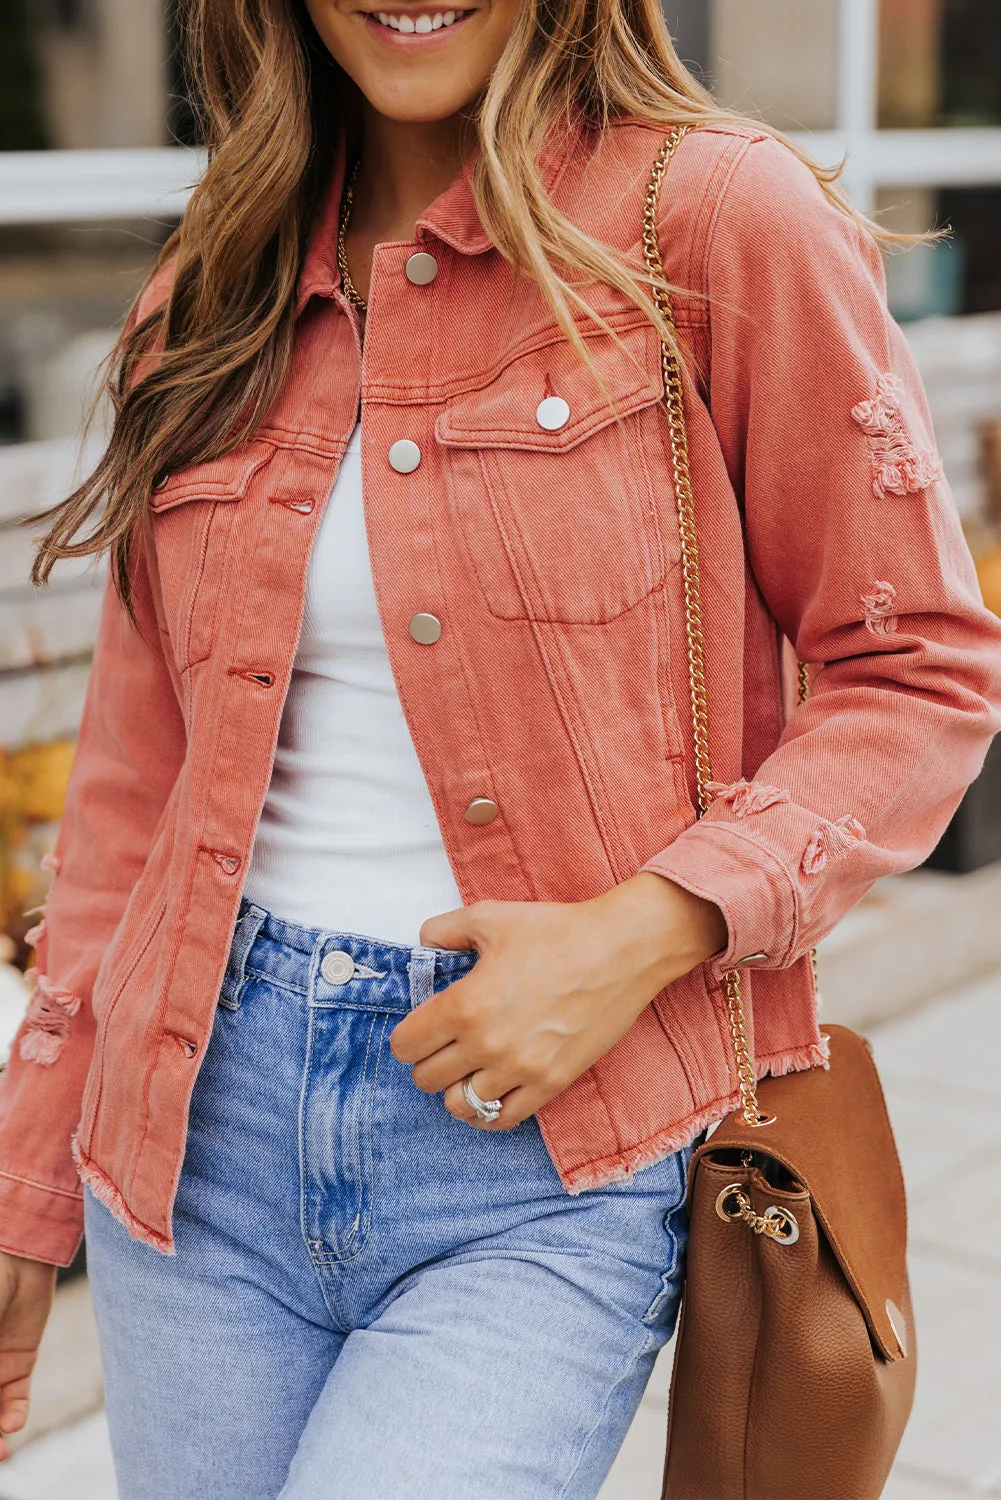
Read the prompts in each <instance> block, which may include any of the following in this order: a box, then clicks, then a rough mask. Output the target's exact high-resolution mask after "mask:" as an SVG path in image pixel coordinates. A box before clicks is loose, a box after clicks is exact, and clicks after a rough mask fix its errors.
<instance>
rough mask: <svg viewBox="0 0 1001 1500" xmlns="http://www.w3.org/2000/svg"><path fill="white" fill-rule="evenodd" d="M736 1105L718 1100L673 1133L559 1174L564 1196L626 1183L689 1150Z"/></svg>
mask: <svg viewBox="0 0 1001 1500" xmlns="http://www.w3.org/2000/svg"><path fill="white" fill-rule="evenodd" d="M738 1102H739V1101H738V1098H737V1095H736V1094H734V1096H733V1098H732V1099H720V1100H718V1101H717V1102H716V1103H715V1104H710V1105H709V1106H708V1108H706V1109H703V1110H700V1112H699V1113H698V1114H697V1115H690V1116H689V1118H688V1119H687V1120H684V1121H683V1122H682V1123H681V1124H680V1125H675V1126H674V1127H673V1129H671V1130H662V1131H661V1132H660V1133H659V1134H658V1135H652V1136H651V1137H650V1139H649V1140H646V1141H640V1142H639V1144H638V1145H635V1146H630V1147H628V1148H627V1149H626V1150H624V1151H621V1152H620V1153H619V1154H618V1156H606V1157H604V1158H603V1159H602V1160H601V1161H592V1162H586V1163H585V1164H584V1166H582V1167H575V1168H574V1169H573V1170H572V1171H571V1172H568V1173H566V1174H563V1173H561V1174H560V1175H561V1176H562V1177H563V1186H564V1187H565V1188H566V1190H567V1192H568V1193H571V1194H576V1193H583V1192H585V1191H586V1190H587V1189H588V1188H599V1187H608V1185H609V1183H612V1182H628V1181H629V1179H630V1178H631V1177H634V1176H635V1175H636V1173H637V1172H642V1170H643V1168H644V1167H655V1166H656V1165H657V1163H658V1162H659V1161H663V1160H664V1157H665V1156H670V1155H671V1154H672V1152H675V1151H680V1150H682V1148H683V1147H685V1146H690V1145H691V1144H692V1142H693V1141H694V1139H695V1137H696V1136H697V1135H701V1133H702V1131H703V1130H707V1129H708V1128H709V1126H710V1125H715V1124H716V1122H717V1120H722V1119H724V1118H725V1117H726V1116H727V1115H728V1114H730V1113H731V1112H732V1111H733V1110H734V1109H736V1107H737V1104H738Z"/></svg>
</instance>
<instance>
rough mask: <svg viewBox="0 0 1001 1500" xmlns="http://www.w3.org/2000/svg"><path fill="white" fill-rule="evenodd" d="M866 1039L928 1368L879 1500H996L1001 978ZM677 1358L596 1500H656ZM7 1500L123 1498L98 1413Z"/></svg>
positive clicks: (46, 1455) (6, 1470)
mask: <svg viewBox="0 0 1001 1500" xmlns="http://www.w3.org/2000/svg"><path fill="white" fill-rule="evenodd" d="M830 1019H831V1020H835V1019H837V1018H836V1017H835V1016H833V1015H832V1016H831V1017H830ZM871 1035H872V1038H873V1041H874V1043H875V1047H876V1056H877V1060H878V1062H879V1066H880V1071H881V1073H882V1076H883V1082H884V1085H885V1087H886V1092H887V1097H888V1100H889V1105H890V1113H891V1115H892V1118H893V1122H894V1127H895V1129H896V1132H897V1139H898V1142H899V1146H900V1152H901V1156H902V1158H903V1162H904V1172H905V1175H906V1177H907V1182H908V1189H909V1195H910V1216H911V1254H910V1263H911V1279H912V1283H913V1292H914V1303H915V1318H916V1322H917V1333H918V1342H919V1360H920V1366H919V1379H918V1394H917V1401H916V1405H915V1410H914V1416H913V1418H912V1420H911V1423H910V1426H909V1427H908V1430H907V1433H906V1435H905V1438H904V1443H903V1447H902V1449H901V1453H900V1458H899V1461H898V1463H897V1466H896V1469H895V1470H894V1474H893V1476H892V1478H891V1480H890V1483H889V1485H888V1486H887V1489H886V1491H885V1493H884V1500H955V1497H967V1500H1001V1421H999V1413H1001V1191H999V1188H1001V1179H999V1171H998V1159H999V1155H1001V973H997V974H995V975H993V976H991V977H989V978H987V979H985V980H981V981H980V982H979V983H977V984H973V985H970V986H967V987H965V988H963V989H962V990H959V991H955V992H953V993H951V994H948V995H946V996H944V997H943V998H942V999H940V1000H937V1001H935V1002H934V1003H932V1004H931V1005H929V1006H927V1007H926V1008H924V1009H923V1010H921V1011H919V1012H917V1013H916V1014H914V1015H911V1016H908V1017H906V1018H904V1019H903V1020H898V1021H894V1022H892V1023H889V1024H886V1025H883V1026H881V1027H879V1028H874V1029H873V1030H872V1032H871ZM670 1359H671V1350H670V1348H668V1349H667V1350H665V1351H664V1354H663V1356H662V1357H661V1359H660V1361H659V1362H658V1367H657V1370H656V1371H655V1373H654V1377H653V1380H652V1382H651V1384H650V1387H649V1389H648V1391H647V1393H646V1396H645V1397H644V1399H643V1402H642V1404H641V1406H640V1409H639V1412H638V1414H637V1416H636V1420H635V1422H634V1423H633V1427H632V1430H631V1432H630V1434H629V1437H628V1439H627V1441H626V1444H625V1447H624V1448H623V1451H622V1453H621V1454H620V1455H619V1458H618V1460H617V1462H616V1464H615V1467H614V1469H613V1470H612V1473H611V1475H610V1476H609V1479H608V1481H607V1483H606V1484H605V1486H604V1488H603V1489H602V1492H601V1500H657V1497H658V1495H659V1479H660V1468H661V1463H662V1460H663V1444H664V1424H665V1409H666V1403H667V1387H668V1382H669V1377H670ZM0 1500H115V1487H114V1479H113V1477H112V1472H111V1461H110V1455H109V1452H108V1445H107V1432H106V1429H105V1426H104V1422H103V1419H102V1417H101V1415H100V1413H96V1414H94V1415H91V1416H89V1417H86V1418H84V1419H83V1420H82V1421H80V1422H79V1423H77V1424H76V1425H74V1426H71V1427H67V1428H63V1429H62V1430H60V1431H58V1432H54V1433H50V1434H49V1435H47V1436H44V1437H40V1438H38V1439H37V1440H36V1441H35V1442H33V1443H31V1444H30V1445H29V1446H27V1447H26V1448H23V1449H22V1450H21V1451H20V1452H19V1453H18V1454H17V1455H16V1456H15V1457H14V1458H13V1459H12V1460H11V1462H10V1463H9V1464H7V1465H5V1466H4V1467H3V1468H2V1469H0ZM164 1500H169V1497H166V1496H165V1497H164ZM206 1500H209V1497H206ZM318 1500H319V1497H318ZM422 1500H423V1497H422ZM427 1500H432V1497H427ZM707 1500H708V1497H707ZM789 1500H810V1497H809V1496H790V1497H789ZM845 1500H851V1497H850V1496H845Z"/></svg>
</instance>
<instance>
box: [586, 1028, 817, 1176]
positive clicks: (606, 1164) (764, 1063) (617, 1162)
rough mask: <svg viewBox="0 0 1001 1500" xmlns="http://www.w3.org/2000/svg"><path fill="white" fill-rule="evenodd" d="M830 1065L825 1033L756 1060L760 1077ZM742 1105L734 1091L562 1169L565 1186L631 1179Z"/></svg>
mask: <svg viewBox="0 0 1001 1500" xmlns="http://www.w3.org/2000/svg"><path fill="white" fill-rule="evenodd" d="M830 1065H831V1044H830V1041H829V1039H828V1038H827V1037H826V1036H822V1037H821V1038H820V1041H819V1042H811V1044H810V1045H809V1046H808V1047H797V1048H794V1049H793V1050H792V1051H785V1052H773V1053H772V1055H771V1056H770V1057H761V1058H758V1059H757V1061H756V1071H757V1075H758V1077H759V1078H764V1077H765V1076H766V1075H767V1076H768V1077H771V1078H784V1077H785V1075H786V1074H787V1073H805V1072H806V1071H807V1070H808V1069H809V1068H829V1067H830ZM739 1107H740V1095H739V1094H732V1095H731V1096H730V1098H729V1099H720V1100H717V1102H716V1103H715V1104H710V1105H709V1106H708V1107H707V1108H706V1109H703V1110H700V1111H699V1113H698V1114H696V1115H691V1116H689V1118H688V1119H687V1120H685V1121H683V1122H682V1123H681V1124H680V1125H676V1126H674V1128H673V1129H671V1130H663V1131H661V1132H660V1133H659V1134H658V1135H654V1136H651V1137H650V1139H649V1140H646V1141H640V1142H639V1144H638V1145H635V1146H630V1147H628V1148H627V1149H626V1150H624V1151H622V1152H620V1153H619V1155H618V1156H606V1157H604V1158H602V1160H601V1161H594V1162H586V1163H585V1165H584V1166H582V1167H575V1168H574V1169H573V1170H572V1171H570V1172H567V1173H562V1172H561V1173H560V1175H561V1177H562V1178H563V1186H564V1187H565V1188H566V1190H567V1192H568V1193H570V1194H571V1196H575V1195H576V1194H577V1193H583V1192H586V1191H587V1189H588V1188H600V1187H608V1185H609V1184H610V1183H613V1182H628V1181H629V1180H630V1178H632V1177H635V1175H636V1173H637V1172H642V1171H643V1169H644V1167H654V1166H656V1165H657V1163H658V1162H659V1161H663V1160H664V1157H665V1156H670V1155H671V1154H672V1152H674V1151H681V1150H682V1149H683V1148H684V1147H685V1146H690V1145H691V1144H692V1142H693V1141H694V1140H695V1138H696V1136H698V1135H701V1133H702V1131H703V1130H708V1128H709V1126H710V1125H715V1124H716V1123H717V1122H718V1121H719V1120H723V1119H725V1118H726V1116H727V1115H730V1114H733V1112H734V1110H736V1109H738V1108H739Z"/></svg>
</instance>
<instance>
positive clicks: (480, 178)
mask: <svg viewBox="0 0 1001 1500" xmlns="http://www.w3.org/2000/svg"><path fill="white" fill-rule="evenodd" d="M186 34H187V38H188V44H189V45H188V53H189V71H190V76H191V78H192V80H193V84H194V94H195V102H196V107H197V110H198V114H199V117H200V120H201V124H202V133H203V137H204V141H205V144H206V145H207V147H208V167H207V170H206V172H205V174H204V176H203V177H202V179H201V181H200V182H199V184H198V186H197V188H196V189H195V192H194V194H193V196H192V198H191V200H190V202H189V204H188V207H187V210H186V212H185V214H184V218H183V220H182V222H181V224H180V226H179V228H178V229H177V230H176V231H175V232H174V233H173V234H172V235H171V237H170V239H169V240H168V241H167V243H166V244H165V246H164V248H163V250H162V252H161V254H160V256H159V259H158V261H157V266H156V267H155V268H154V271H153V273H151V274H154V275H155V274H156V270H157V269H159V267H160V266H162V265H163V264H164V263H165V262H168V261H169V262H172V268H173V280H172V283H171V287H170V292H169V295H168V297H167V299H166V301H165V302H164V303H163V304H162V305H161V306H159V307H157V308H155V309H154V310H153V311H152V312H150V313H148V314H147V315H146V316H144V317H142V318H138V317H137V315H136V306H134V307H133V310H132V315H131V316H130V317H129V318H128V320H127V321H126V324H125V327H124V330H123V332H122V335H121V337H120V338H119V340H118V343H117V345H116V347H115V349H114V350H113V351H112V354H111V356H110V359H109V365H108V368H107V372H106V381H105V383H104V386H103V389H104V391H106V392H107V393H109V394H110V397H111V400H112V403H113V409H114V423H113V427H112V432H111V438H110V441H109V443H108V446H107V449H106V451H105V453H104V456H103V457H102V459H101V460H100V462H99V464H98V465H97V468H96V469H95V470H94V472H93V473H92V474H91V475H90V477H89V478H88V479H87V480H86V481H85V482H84V483H83V484H81V485H80V486H79V488H78V489H76V490H75V491H74V492H73V494H72V495H70V496H69V497H68V498H67V499H66V500H64V501H62V502H61V503H60V504H58V505H56V506H54V507H52V509H51V510H48V511H46V512H44V513H43V514H42V515H41V516H39V517H35V518H33V519H34V520H35V521H39V520H44V521H47V522H48V523H49V527H48V530H47V532H46V533H45V535H44V536H43V538H42V539H41V542H40V545H39V548H38V552H37V555H36V558H35V562H34V566H33V569H32V575H31V576H32V582H33V583H36V584H39V583H44V582H45V581H47V579H48V577H49V575H50V573H51V571H52V568H53V565H54V564H55V563H56V561H57V560H58V559H59V558H63V557H81V556H86V555H89V554H97V553H102V552H109V553H110V556H111V564H112V573H113V577H114V579H115V583H116V586H117V588H118V591H119V594H120V596H121V598H122V600H123V602H124V604H125V606H126V608H127V609H128V610H129V612H130V614H131V613H132V612H133V604H132V593H131V582H130V576H129V574H130V559H131V557H132V555H133V548H134V543H135V540H136V536H137V533H138V530H139V527H140V526H141V523H142V521H143V519H144V517H145V513H146V509H147V506H148V503H149V496H150V492H151V490H152V488H153V485H154V484H155V482H156V481H157V479H158V477H160V476H162V475H164V474H168V473H174V472H177V471H178V470H181V469H184V468H186V467H188V466H189V465H192V464H195V463H200V462H203V461H205V460H207V459H209V458H213V457H217V456H219V455H220V454H222V453H224V452H227V451H229V450H230V449H232V448H234V447H236V446H237V445H239V444H240V443H242V442H244V441H245V440H246V439H247V438H248V437H249V436H250V435H251V434H252V433H253V432H254V430H255V428H256V427H257V426H258V425H259V424H260V422H261V421H262V419H263V417H264V415H265V414H266V412H267V411H268V409H269V407H270V406H271V404H272V402H273V401H274V400H275V397H276V396H277V394H278V392H279V390H280V388H281V386H282V383H283V381H284V380H285V378H286V374H287V371H288V368H289V360H290V355H291V351H292V343H293V337H294V322H295V297H296V286H297V281H298V277H299V271H300V267H301V264H302V260H303V255H304V251H305V247H306V243H307V238H308V235H309V231H310V227H311V225H312V223H313V221H314V218H315V215H316V213H317V210H318V206H319V203H320V199H321V195H322V192H323V189H324V186H325V184H326V182H327V180H328V178H329V173H330V168H331V164H332V160H333V156H334V152H335V150H336V148H337V144H338V133H339V131H340V130H341V129H343V128H346V127H347V126H348V123H349V112H350V109H351V97H352V90H353V85H351V84H350V83H349V82H348V80H347V79H346V78H345V75H344V74H343V72H342V71H341V70H340V68H339V67H338V66H337V65H336V64H335V63H334V62H333V60H332V59H331V57H330V56H329V54H328V53H327V52H326V50H325V48H324V47H323V46H322V44H321V42H320V41H319V39H318V37H317V36H316V33H315V31H314V30H313V27H312V23H311V22H310V20H309V18H308V16H307V14H306V12H305V9H304V7H303V5H302V3H301V0H187V14H186ZM626 117H628V118H632V119H636V120H639V121H645V122H649V123H650V124H655V125H658V126H660V127H662V128H664V129H665V130H668V129H670V128H671V127H674V126H678V125H690V126H700V125H708V124H714V123H719V122H736V123H744V124H746V123H748V122H747V121H746V120H743V119H741V117H739V116H736V115H733V114H730V113H728V112H726V111H724V110H721V109H720V108H719V106H718V105H717V104H716V102H715V101H714V100H713V98H712V96H711V95H710V94H709V93H708V92H707V91H706V90H705V89H704V88H703V87H702V86H701V85H700V84H699V83H698V82H697V81H696V80H695V79H694V78H693V77H692V75H691V74H690V73H689V72H688V70H687V69H686V68H685V66H684V65H683V63H682V62H681V61H680V59H679V57H678V54H677V52H676V51H675V48H674V45H673V43H672V41H671V37H670V35H669V33H668V30H667V26H666V24H665V22H664V16H663V12H662V10H661V5H660V0H523V4H522V6H521V10H520V12H519V17H518V21H517V24H516V26H515V28H514V31H513V33H512V35H511V39H510V42H509V43H508V45H507V47H506V49H505V51H504V54H503V56H502V57H501V59H500V61H499V63H498V65H497V67H496V68H495V70H494V72H493V74H492V76H491V78H490V81H489V84H488V86H487V88H486V90H485V91H484V94H483V96H482V98H481V99H480V100H479V101H478V104H477V107H476V110H475V120H474V125H475V131H476V137H477V141H478V145H479V153H478V157H477V160H476V164H475V169H474V173H473V190H474V193H475V198H476V204H477V208H478V211H479V214H480V218H481V220H482V222H483V225H484V227H485V229H486V230H487V232H488V233H489V235H490V237H491V239H492V240H493V242H494V244H495V245H496V246H497V248H498V250H499V251H500V252H501V254H502V255H504V256H505V257H506V258H507V259H508V260H509V261H510V262H511V264H512V265H513V266H514V267H515V268H516V269H517V270H518V271H519V272H520V273H522V274H525V275H527V276H530V277H532V278H533V279H534V280H535V281H536V283H537V284H538V286H539V288H540V290H541V292H542V294H543V296H544V297H545V298H546V300H547V302H548V303H549V305H550V306H551V308H552V310H553V314H554V316H555V318H556V319H557V321H558V322H559V324H560V326H561V327H562V328H563V329H564V331H565V332H566V334H567V337H568V339H569V340H570V341H571V342H572V343H573V344H574V345H575V346H576V347H577V348H578V349H581V347H582V341H581V336H580V332H579V328H578V322H577V319H576V318H575V316H574V315H575V312H576V313H577V314H580V313H583V314H584V315H585V316H588V315H591V310H590V308H589V307H588V304H587V300H586V295H585V293H584V292H583V291H581V290H580V287H581V284H582V283H583V284H585V286H586V283H587V282H588V281H589V280H590V281H592V282H604V283H606V284H608V285H609V286H612V287H614V288H616V289H617V290H618V291H619V292H621V294H622V295H623V296H624V297H625V298H627V299H628V300H629V301H630V302H632V303H634V304H635V305H636V306H637V307H639V308H641V309H642V310H643V312H644V313H645V314H646V315H647V316H648V317H649V318H650V319H651V321H652V322H653V323H654V324H655V325H657V326H658V328H659V329H660V331H661V332H662V333H664V334H666V335H668V336H669V332H670V331H669V330H668V329H666V328H664V327H663V326H662V323H661V319H660V315H659V314H658V312H657V310H656V308H655V306H654V303H653V300H652V298H651V297H650V285H649V279H648V278H647V276H646V275H645V273H643V272H642V271H641V270H640V269H639V268H638V267H636V266H630V265H629V264H627V263H626V261H625V260H624V259H623V257H621V256H620V255H618V254H617V253H616V252H615V251H613V250H612V249H610V248H609V247H607V246H604V245H602V244H599V243H598V242H597V241H596V240H594V239H592V238H590V237H589V236H588V235H586V234H584V233H583V232H582V231H581V230H580V229H578V228H577V227H576V226H575V225H574V224H572V223H571V222H570V221H569V220H568V219H567V218H565V217H564V216H563V215H561V214H560V213H559V212H558V211H557V209H556V208H555V207H554V205H553V203H552V202H551V201H550V199H549V198H548V197H547V195H546V192H545V190H544V187H543V184H542V180H541V177H540V172H539V160H540V154H541V150H542V146H543V144H544V142H545V141H546V139H547V137H548V136H549V135H550V133H551V132H552V131H553V130H554V129H557V128H560V127H561V126H564V125H566V124H571V125H574V124H579V123H581V122H584V123H585V124H588V125H590V126H591V127H593V128H596V129H598V130H601V129H602V128H603V127H605V126H607V125H608V124H609V123H610V122H611V121H614V120H616V119H620V118H626ZM755 125H756V127H757V128H761V127H760V126H759V125H758V122H755ZM786 144H787V145H788V146H789V149H790V150H792V151H794V152H795V153H796V155H798V156H799V157H801V159H802V160H804V161H806V162H807V163H808V165H809V166H810V167H811V168H812V170H813V171H814V173H815V174H816V177H817V180H818V181H819V183H820V185H821V187H822V189H823V191H824V192H825V194H826V195H827V197H828V198H829V199H830V200H831V202H832V203H833V204H834V205H835V206H836V207H837V208H838V209H840V210H841V211H842V212H843V213H845V214H846V215H849V216H851V217H852V218H854V219H856V220H858V222H859V223H861V224H864V225H865V226H866V227H867V228H868V229H869V230H870V231H871V232H872V233H874V234H876V235H877V237H880V238H884V239H887V240H890V239H893V238H894V236H890V235H885V234H883V233H882V232H881V231H879V230H878V229H876V228H874V227H873V226H872V225H870V224H869V223H868V221H867V220H864V219H863V218H862V217H861V215H859V214H858V213H856V211H855V210H854V209H853V208H852V207H851V206H850V204H849V203H848V202H847V200H846V199H845V198H844V197H843V195H842V194H841V192H840V191H839V189H838V187H837V177H838V175H839V173H838V169H834V170H830V171H828V170H825V169H822V168H820V167H818V166H817V165H816V164H815V163H813V162H811V161H810V160H809V158H808V157H806V156H805V155H804V153H803V152H802V151H800V150H799V148H798V147H797V146H796V145H795V144H794V143H792V142H790V141H786ZM137 301H138V299H137ZM595 316H596V315H595ZM151 354H155V356H156V357H155V359H151V358H149V356H150V355H151ZM81 533H84V534H82V535H81Z"/></svg>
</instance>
